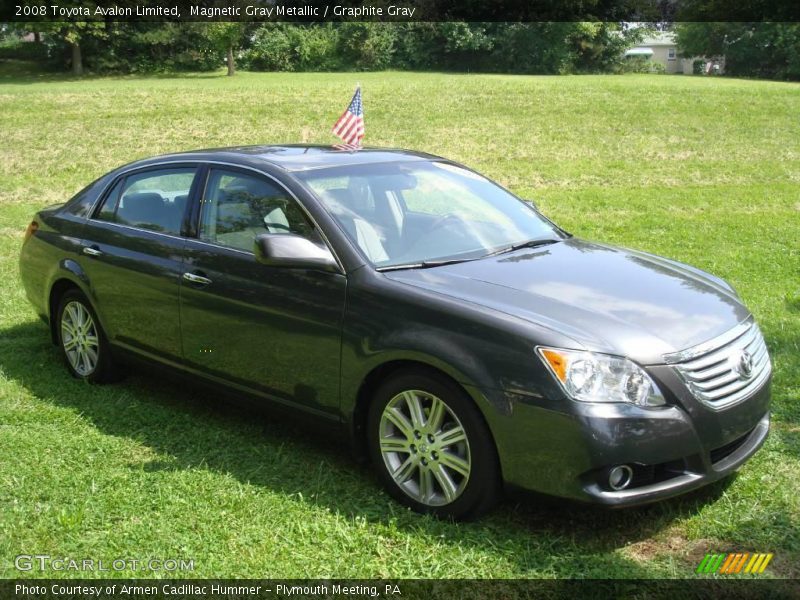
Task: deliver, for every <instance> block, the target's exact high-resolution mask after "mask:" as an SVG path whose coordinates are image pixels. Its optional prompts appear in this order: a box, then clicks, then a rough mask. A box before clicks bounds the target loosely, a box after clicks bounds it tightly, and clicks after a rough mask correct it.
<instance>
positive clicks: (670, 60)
mask: <svg viewBox="0 0 800 600" xmlns="http://www.w3.org/2000/svg"><path fill="white" fill-rule="evenodd" d="M637 56H638V57H641V58H645V59H648V60H652V61H653V62H656V63H659V64H662V65H664V72H665V73H683V74H684V75H691V74H692V73H693V72H695V71H694V69H695V66H694V63H695V62H696V61H702V63H703V66H702V67H701V68H702V71H703V72H711V70H712V68H713V72H714V73H715V74H717V73H720V72H721V69H722V67H723V65H724V60H723V59H721V58H717V59H706V58H704V57H701V56H694V57H692V58H681V57H680V56H679V48H678V44H677V42H676V40H675V34H674V33H672V32H670V31H661V32H657V33H655V34H652V35H649V36H647V37H645V38H644V39H643V40H642V41H641V42H640V43H639V44H637V45H636V46H634V47H633V48H631V49H629V50H628V51H626V52H625V57H626V58H627V57H637ZM708 65H710V66H711V68H708Z"/></svg>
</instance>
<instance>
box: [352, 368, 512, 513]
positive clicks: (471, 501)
mask: <svg viewBox="0 0 800 600" xmlns="http://www.w3.org/2000/svg"><path fill="white" fill-rule="evenodd" d="M412 411H413V412H412ZM412 415H413V416H412ZM367 442H368V445H369V454H370V459H371V461H372V464H373V466H374V468H375V470H376V472H377V474H378V477H379V479H380V480H381V482H382V483H383V485H384V487H385V488H386V490H387V491H388V492H389V494H390V495H391V496H392V497H393V498H395V499H396V500H397V501H399V502H401V503H402V504H405V505H406V506H409V507H411V508H412V509H414V510H415V511H417V512H420V513H425V514H432V515H435V516H437V517H440V518H448V519H458V520H467V519H473V518H476V517H478V516H480V515H481V514H483V513H485V512H487V511H488V510H489V509H491V508H492V506H493V505H494V504H495V503H496V501H497V499H498V498H499V492H500V487H501V486H500V469H499V467H498V460H497V450H496V448H495V445H494V440H493V438H492V436H491V433H490V432H489V429H488V427H487V426H486V423H485V422H484V420H483V416H482V415H481V414H480V412H479V411H478V409H477V407H476V406H475V404H474V403H473V401H472V399H471V398H469V396H467V394H466V393H465V392H464V390H463V389H461V388H460V387H459V386H458V385H457V384H455V383H454V382H453V381H451V380H449V379H447V378H446V377H443V376H441V375H439V374H437V373H435V372H427V371H424V370H419V371H404V372H401V373H399V374H396V375H395V376H393V377H391V378H390V379H389V380H387V381H386V382H385V383H384V384H383V385H382V386H381V387H380V388H379V389H378V390H377V392H376V394H375V396H374V398H373V401H372V403H371V405H370V409H369V414H368V415H367Z"/></svg>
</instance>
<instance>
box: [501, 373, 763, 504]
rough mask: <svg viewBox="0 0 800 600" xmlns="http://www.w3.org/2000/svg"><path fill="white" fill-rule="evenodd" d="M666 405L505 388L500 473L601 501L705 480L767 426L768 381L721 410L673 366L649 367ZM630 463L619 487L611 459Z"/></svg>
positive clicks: (661, 495)
mask: <svg viewBox="0 0 800 600" xmlns="http://www.w3.org/2000/svg"><path fill="white" fill-rule="evenodd" d="M651 375H653V376H654V378H655V379H656V380H657V382H658V383H659V385H660V386H661V387H662V389H666V390H668V391H669V395H670V396H671V399H672V401H673V404H672V405H671V406H670V407H668V408H641V407H637V406H634V405H626V404H605V405H603V404H590V403H581V402H574V401H571V400H568V399H566V398H560V399H557V400H554V401H553V400H546V399H542V398H538V399H531V398H524V397H520V396H517V397H515V398H508V397H507V405H508V406H511V407H513V408H512V409H511V410H510V411H509V414H507V415H503V416H502V417H495V418H494V419H491V418H490V419H489V421H490V422H489V425H490V428H491V429H492V432H493V433H494V435H495V441H496V442H497V446H498V452H499V455H500V462H501V467H502V469H503V478H504V479H505V481H506V482H507V484H509V485H510V486H512V487H518V488H523V489H528V490H532V491H536V492H540V493H545V494H550V495H554V496H560V497H567V498H573V499H575V500H580V501H585V502H591V503H595V504H603V505H607V506H620V507H621V506H635V505H639V504H646V503H649V502H654V501H657V500H662V499H666V498H670V497H673V496H677V495H680V494H683V493H685V492H688V491H691V490H694V489H697V488H700V487H702V486H705V485H708V484H710V483H712V482H714V481H717V480H719V479H722V478H723V477H725V476H726V475H728V474H729V473H731V472H733V471H735V470H736V469H737V468H738V467H740V466H741V465H742V464H743V463H744V462H746V461H747V459H749V458H750V457H751V456H752V455H753V454H754V453H755V452H756V451H757V450H758V449H759V448H760V447H761V446H762V445H763V443H764V441H765V439H766V437H767V435H768V433H769V402H770V381H769V380H767V381H766V382H765V383H764V385H762V387H761V388H760V389H758V390H757V391H755V393H753V394H752V395H751V396H750V397H749V398H747V399H745V400H744V401H742V402H740V403H738V404H737V405H736V406H731V407H729V408H726V409H725V410H721V411H715V410H712V409H710V408H709V407H707V406H704V405H702V404H701V403H699V402H698V401H697V400H695V399H694V398H693V397H692V396H691V394H690V393H689V392H688V390H687V389H686V387H685V386H684V385H683V384H682V383H681V382H680V380H679V379H678V377H677V375H675V374H674V372H673V371H672V370H671V369H669V368H668V367H664V368H655V369H651ZM616 465H630V466H632V467H633V468H634V480H633V482H632V483H631V485H630V486H629V487H627V488H625V489H623V490H617V491H615V490H612V489H611V488H610V487H609V485H608V469H609V468H611V467H613V466H616Z"/></svg>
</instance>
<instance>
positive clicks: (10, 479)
mask: <svg viewBox="0 0 800 600" xmlns="http://www.w3.org/2000/svg"><path fill="white" fill-rule="evenodd" d="M356 80H359V81H360V82H361V84H362V86H363V94H364V103H365V111H366V123H367V125H366V126H367V137H366V140H365V141H366V143H368V144H369V145H379V146H400V147H407V148H415V149H421V150H426V151H429V152H433V153H436V154H441V155H444V156H447V157H451V158H454V159H457V160H460V161H462V162H464V163H466V164H468V165H470V166H473V167H475V168H477V169H478V170H481V171H483V172H485V173H486V174H488V175H489V176H491V177H493V178H495V179H497V180H498V181H500V182H502V183H503V184H505V185H507V186H508V187H510V188H511V189H512V190H513V191H515V192H517V193H518V194H520V195H522V196H524V197H528V198H534V199H536V201H537V202H538V204H539V206H540V207H541V208H542V209H543V211H544V212H545V213H546V214H547V215H549V216H550V217H552V218H553V219H554V220H555V221H556V222H558V223H559V224H561V225H562V226H564V227H565V228H567V229H568V230H570V231H572V232H573V233H575V234H576V235H578V236H581V237H585V238H589V239H596V240H602V241H607V242H611V243H616V244H620V245H625V246H630V247H633V248H638V249H643V250H647V251H650V252H655V253H658V254H663V255H666V256H669V257H671V258H675V259H678V260H682V261H686V262H688V263H691V264H693V265H697V266H699V267H701V268H704V269H707V270H709V271H711V272H713V273H715V274H717V275H720V276H722V277H724V278H726V279H727V280H729V281H730V282H731V283H733V285H734V286H735V287H736V289H737V290H738V291H739V293H740V295H741V296H742V298H743V299H744V300H745V302H746V303H747V305H748V306H749V307H750V308H751V310H752V311H753V312H754V313H755V315H756V317H757V319H758V321H759V322H760V323H761V326H762V329H763V331H764V334H765V336H766V339H767V343H768V345H769V348H770V352H771V355H772V359H773V364H774V384H773V397H774V405H773V407H774V413H773V414H774V420H773V424H772V432H771V436H770V438H769V440H768V442H767V444H766V446H765V447H764V449H762V450H761V451H760V452H759V453H758V454H757V455H756V456H755V457H754V458H753V459H752V460H751V461H750V462H749V463H748V464H747V465H746V466H745V467H744V468H742V469H741V471H740V472H739V473H738V475H736V476H734V477H732V478H730V479H728V480H727V481H725V482H722V483H720V484H717V485H714V486H712V487H710V488H707V489H705V490H702V491H700V492H698V493H693V494H691V495H688V496H685V497H683V498H680V499H676V500H673V501H668V502H664V503H661V504H658V505H655V506H650V507H645V508H641V509H631V510H624V511H607V510H603V509H596V508H592V507H583V506H573V505H568V504H565V503H559V502H554V503H548V502H545V501H543V500H542V499H540V498H536V497H532V496H531V497H529V496H523V497H517V498H514V499H510V500H508V501H506V502H505V503H504V504H503V505H502V506H500V507H499V509H498V510H497V511H495V512H494V513H493V514H492V515H490V516H489V517H488V518H486V519H484V520H482V521H480V522H477V523H469V524H452V523H445V522H439V521H436V520H434V519H431V518H423V517H420V516H417V515H416V514H414V513H411V512H408V511H406V510H405V509H403V508H401V507H400V506H398V505H397V504H395V503H394V502H392V501H391V500H390V499H389V498H388V497H387V496H386V495H385V494H384V493H383V492H382V491H381V489H380V488H379V486H378V484H377V483H376V480H375V479H374V478H373V477H372V475H371V474H370V472H369V470H368V469H367V468H366V467H363V466H358V465H357V464H355V463H354V462H353V461H352V460H351V458H350V456H349V454H348V453H347V451H346V449H345V445H344V444H341V443H338V442H337V441H335V440H332V441H328V440H325V439H322V440H321V439H320V436H318V435H316V434H308V433H306V432H304V431H303V430H302V429H300V428H298V427H297V426H296V425H292V424H287V423H286V421H284V420H279V419H276V418H274V417H270V416H263V417H262V416H258V417H256V418H254V416H253V413H250V412H248V411H246V410H243V409H238V408H230V407H225V406H222V405H220V403H219V402H217V399H216V398H214V397H212V396H210V395H207V394H203V393H200V392H197V391H192V390H187V389H185V388H184V387H183V386H179V385H175V384H173V383H169V382H162V381H156V380H150V379H148V377H147V375H146V374H143V373H138V374H133V375H132V376H130V377H128V378H127V379H126V380H125V381H124V382H122V383H120V384H116V385H113V386H108V387H92V386H88V385H84V384H82V383H80V382H78V381H76V380H73V379H71V378H70V377H69V376H68V374H67V372H66V370H65V369H64V367H63V366H62V365H61V363H60V362H59V359H58V355H57V352H56V349H55V348H53V347H52V346H51V345H50V343H49V340H48V335H47V330H46V328H45V326H44V325H43V324H42V323H41V322H40V321H39V320H38V319H37V318H36V316H35V315H34V312H33V310H32V309H31V307H30V306H29V305H28V303H27V302H26V300H25V298H24V294H23V291H22V288H21V284H20V282H19V279H18V273H17V257H18V251H19V246H20V243H21V241H22V234H23V231H24V229H25V226H26V225H27V223H28V221H29V219H30V217H31V215H32V214H33V212H34V210H36V209H38V208H40V207H42V206H45V205H47V204H51V203H54V202H61V201H63V200H65V199H66V198H68V197H70V196H71V195H72V194H74V193H75V192H76V191H77V190H78V189H80V188H81V187H83V186H84V185H85V184H86V183H88V182H89V181H90V180H92V179H94V178H95V177H97V176H99V175H100V174H102V173H104V172H106V171H108V170H110V169H111V168H113V167H116V166H118V165H120V164H122V163H125V162H128V161H131V160H134V159H137V158H140V157H144V156H148V155H153V154H159V153H163V152H170V151H178V150H186V149H192V148H198V147H213V146H229V145H237V144H255V143H278V142H321V143H330V142H332V141H333V140H334V138H333V137H332V135H331V134H330V133H329V130H330V127H331V125H332V124H333V122H334V121H335V119H336V118H337V117H338V116H339V114H340V112H341V111H342V110H343V109H344V107H345V106H346V104H347V102H348V101H349V100H350V95H351V94H352V91H353V87H354V85H355V82H356ZM798 115H800V86H798V85H797V84H787V83H773V82H761V81H740V80H729V79H716V78H704V77H681V76H657V75H656V76H647V75H642V76H638V75H632V76H619V77H617V76H596V77H595V76H581V77H578V76H573V77H522V76H484V75H442V74H411V73H369V74H251V73H239V74H237V75H236V76H235V77H233V78H228V77H225V76H223V75H222V74H202V75H188V76H180V77H153V78H138V77H124V78H99V79H93V78H86V79H82V80H77V81H74V80H70V79H67V78H61V77H51V76H47V75H37V74H30V75H28V74H26V73H25V71H24V70H21V69H20V68H19V67H18V66H17V65H9V64H6V65H2V63H0V138H1V139H2V143H0V298H2V302H0V577H15V576H18V575H19V574H18V573H17V571H15V570H14V568H13V557H14V556H16V555H17V554H20V553H24V554H36V553H41V554H49V555H51V556H62V557H63V556H69V557H93V558H95V559H105V560H106V561H110V560H112V559H114V558H118V557H132V558H138V559H146V558H149V557H156V558H176V557H180V558H191V559H194V564H195V571H194V574H195V575H197V576H201V577H212V576H251V577H269V576H273V577H503V578H505V577H573V576H576V577H589V576H594V577H695V575H694V568H695V567H696V565H697V564H698V563H699V561H700V559H701V558H702V557H703V556H704V554H705V553H706V552H712V551H716V552H728V551H755V552H774V553H775V558H774V559H773V562H772V563H771V565H770V567H769V568H768V570H767V574H769V575H772V576H795V577H797V576H800V566H798V565H799V564H800V562H798V561H799V560H800V400H798V396H800V277H799V275H800V249H799V247H800V246H799V245H798V237H800V193H799V192H800V119H798ZM125 574H128V575H129V574H130V573H121V575H125ZM183 574H184V575H186V573H183ZM65 575H73V576H75V573H67V574H65ZM140 575H141V573H140ZM155 575H156V576H160V575H161V574H160V573H156V574H155Z"/></svg>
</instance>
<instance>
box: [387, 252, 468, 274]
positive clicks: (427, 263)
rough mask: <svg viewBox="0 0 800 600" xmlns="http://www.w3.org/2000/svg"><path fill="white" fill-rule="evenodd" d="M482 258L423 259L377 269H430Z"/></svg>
mask: <svg viewBox="0 0 800 600" xmlns="http://www.w3.org/2000/svg"><path fill="white" fill-rule="evenodd" d="M478 258H483V257H482V256H478V257H476V258H446V259H442V260H423V261H422V262H417V263H405V264H402V265H389V266H386V267H378V268H377V269H376V270H378V271H399V270H401V269H430V268H431V267H441V266H444V265H455V264H457V263H463V262H469V261H471V260H478Z"/></svg>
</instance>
